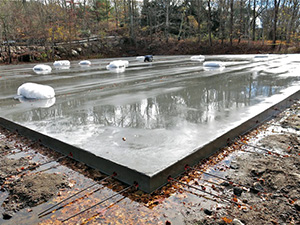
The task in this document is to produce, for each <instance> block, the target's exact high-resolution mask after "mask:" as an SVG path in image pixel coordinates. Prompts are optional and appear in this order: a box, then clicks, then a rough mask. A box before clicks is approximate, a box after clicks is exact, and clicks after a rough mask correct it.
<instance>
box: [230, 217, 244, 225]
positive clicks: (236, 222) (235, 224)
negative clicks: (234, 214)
mask: <svg viewBox="0 0 300 225" xmlns="http://www.w3.org/2000/svg"><path fill="white" fill-rule="evenodd" d="M232 224H233V225H244V223H242V222H241V221H240V220H238V219H237V218H234V219H233V221H232Z"/></svg>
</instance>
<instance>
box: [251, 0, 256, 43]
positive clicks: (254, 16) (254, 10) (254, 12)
mask: <svg viewBox="0 0 300 225" xmlns="http://www.w3.org/2000/svg"><path fill="white" fill-rule="evenodd" d="M252 13H253V14H252V17H253V19H252V41H255V33H256V30H255V28H256V0H253V11H252Z"/></svg>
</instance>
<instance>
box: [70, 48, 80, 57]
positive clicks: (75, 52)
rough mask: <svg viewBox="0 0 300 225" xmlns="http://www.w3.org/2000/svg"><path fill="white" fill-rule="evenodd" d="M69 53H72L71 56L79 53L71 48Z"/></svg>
mask: <svg viewBox="0 0 300 225" xmlns="http://www.w3.org/2000/svg"><path fill="white" fill-rule="evenodd" d="M71 53H72V56H78V55H79V54H78V52H77V51H76V50H75V49H72V51H71Z"/></svg>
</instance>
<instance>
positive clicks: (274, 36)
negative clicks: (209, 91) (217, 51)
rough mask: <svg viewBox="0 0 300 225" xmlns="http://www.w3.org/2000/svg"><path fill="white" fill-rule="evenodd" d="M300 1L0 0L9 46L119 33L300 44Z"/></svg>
mask: <svg viewBox="0 0 300 225" xmlns="http://www.w3.org/2000/svg"><path fill="white" fill-rule="evenodd" d="M299 2H300V0H139V1H137V0H0V29H1V32H0V40H1V43H2V44H3V45H5V44H7V45H10V44H15V43H19V44H20V45H21V44H27V45H32V44H36V45H47V44H48V45H54V44H55V43H58V42H71V41H74V40H84V39H92V38H99V39H101V38H107V37H110V36H115V37H116V36H118V37H122V38H125V39H126V40H127V42H126V44H128V45H137V43H139V41H140V40H147V43H148V44H149V43H151V42H153V41H160V42H165V43H168V42H169V41H170V40H173V41H174V40H176V41H187V40H188V41H192V42H194V43H202V44H203V43H205V45H207V46H213V45H214V42H217V43H221V44H223V43H225V42H226V43H227V44H229V45H230V46H232V45H233V44H239V43H241V42H245V41H247V42H248V43H249V42H257V41H259V42H260V43H262V44H263V45H269V46H272V47H274V48H275V47H276V46H278V45H279V44H280V45H288V46H299V41H300V34H299V28H300V26H299V25H300V19H299V14H300V12H299V11H300V10H299V6H300V4H299Z"/></svg>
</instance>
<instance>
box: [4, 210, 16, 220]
mask: <svg viewBox="0 0 300 225" xmlns="http://www.w3.org/2000/svg"><path fill="white" fill-rule="evenodd" d="M13 215H14V213H13V212H12V211H6V212H3V213H2V216H3V219H4V220H9V219H11V218H12V217H13Z"/></svg>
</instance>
